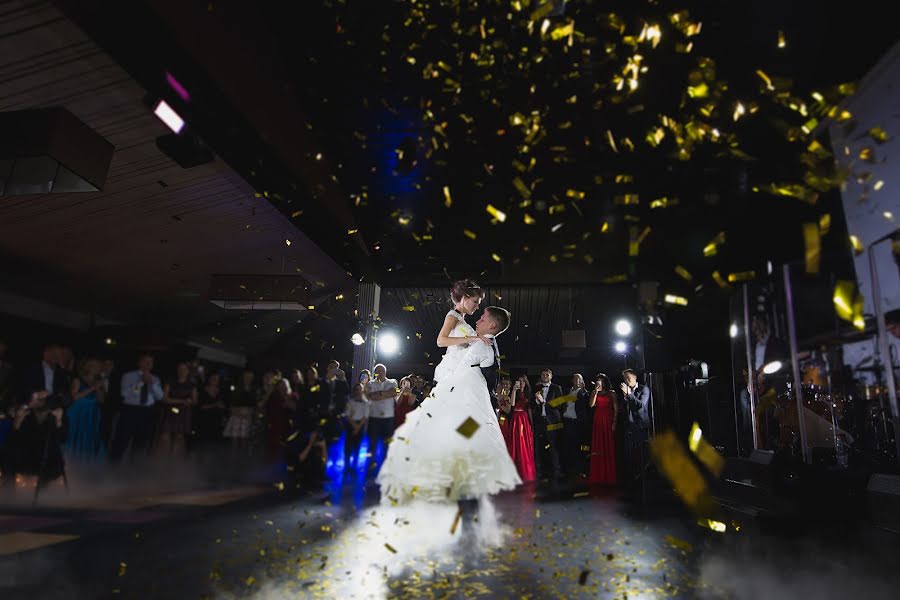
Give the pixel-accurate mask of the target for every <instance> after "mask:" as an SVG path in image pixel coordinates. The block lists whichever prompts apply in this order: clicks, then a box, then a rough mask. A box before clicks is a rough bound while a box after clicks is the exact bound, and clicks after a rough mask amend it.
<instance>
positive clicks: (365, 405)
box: [347, 398, 369, 422]
mask: <svg viewBox="0 0 900 600" xmlns="http://www.w3.org/2000/svg"><path fill="white" fill-rule="evenodd" d="M368 416H369V401H368V400H357V399H355V398H350V400H348V401H347V418H348V419H350V420H351V421H356V422H359V421H362V420H363V419H365V418H367V417H368Z"/></svg>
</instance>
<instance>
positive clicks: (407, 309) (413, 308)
mask: <svg viewBox="0 0 900 600" xmlns="http://www.w3.org/2000/svg"><path fill="white" fill-rule="evenodd" d="M403 310H405V311H406V312H415V311H416V307H415V306H404V307H403Z"/></svg>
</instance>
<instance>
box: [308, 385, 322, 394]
mask: <svg viewBox="0 0 900 600" xmlns="http://www.w3.org/2000/svg"><path fill="white" fill-rule="evenodd" d="M320 389H321V386H320V385H319V384H318V383H317V384H316V385H313V386H310V388H309V391H310V392H313V393H315V392H318V391H319V390H320Z"/></svg>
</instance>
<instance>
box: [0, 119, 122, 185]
mask: <svg viewBox="0 0 900 600" xmlns="http://www.w3.org/2000/svg"><path fill="white" fill-rule="evenodd" d="M114 150H115V148H114V147H113V145H112V144H111V143H109V142H108V141H107V140H106V139H105V138H104V137H103V136H101V135H100V134H98V133H97V132H96V131H94V130H93V129H91V128H90V127H88V126H87V125H85V124H84V123H83V122H81V121H80V120H79V119H78V118H77V117H76V116H75V115H73V114H72V113H70V112H69V111H68V110H66V109H65V108H62V107H58V106H57V107H51V108H38V109H33V110H17V111H11V112H0V196H22V195H25V194H64V193H71V192H99V191H100V190H102V189H103V186H104V185H105V183H106V176H107V174H108V173H109V165H110V163H111V162H112V155H113V151H114Z"/></svg>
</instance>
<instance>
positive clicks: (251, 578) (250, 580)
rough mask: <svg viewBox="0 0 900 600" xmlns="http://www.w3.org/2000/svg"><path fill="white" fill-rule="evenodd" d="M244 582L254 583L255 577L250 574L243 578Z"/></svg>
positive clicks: (247, 583)
mask: <svg viewBox="0 0 900 600" xmlns="http://www.w3.org/2000/svg"><path fill="white" fill-rule="evenodd" d="M244 583H245V584H246V585H248V586H250V585H253V584H254V583H256V578H255V577H254V576H253V575H251V576H250V577H248V578H247V579H245V580H244Z"/></svg>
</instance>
